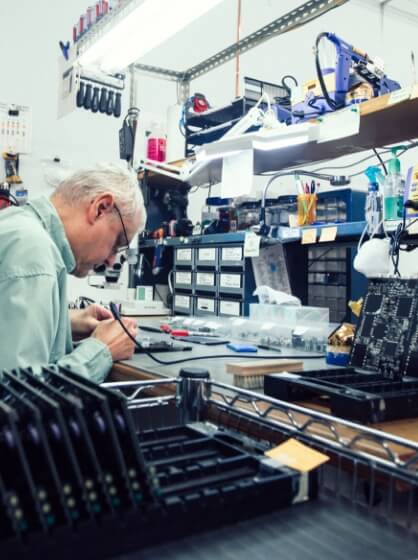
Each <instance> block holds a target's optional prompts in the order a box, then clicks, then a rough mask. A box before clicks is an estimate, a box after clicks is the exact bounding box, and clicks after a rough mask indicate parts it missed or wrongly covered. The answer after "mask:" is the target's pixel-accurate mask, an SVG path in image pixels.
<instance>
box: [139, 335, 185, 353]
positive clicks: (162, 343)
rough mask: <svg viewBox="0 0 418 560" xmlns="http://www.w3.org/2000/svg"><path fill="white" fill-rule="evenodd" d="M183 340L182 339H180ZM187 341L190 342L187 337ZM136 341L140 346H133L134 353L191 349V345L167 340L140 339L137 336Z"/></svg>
mask: <svg viewBox="0 0 418 560" xmlns="http://www.w3.org/2000/svg"><path fill="white" fill-rule="evenodd" d="M181 340H184V339H181ZM187 341H188V342H191V341H189V340H188V339H187ZM137 342H138V344H139V345H140V346H138V345H136V346H135V353H136V354H141V353H143V354H148V353H151V354H153V353H154V352H185V351H187V350H191V349H192V347H191V346H182V345H180V344H173V343H172V342H170V341H167V340H150V339H145V340H143V339H142V340H141V339H140V338H137Z"/></svg>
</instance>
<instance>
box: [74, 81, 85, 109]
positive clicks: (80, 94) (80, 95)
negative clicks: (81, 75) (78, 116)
mask: <svg viewBox="0 0 418 560" xmlns="http://www.w3.org/2000/svg"><path fill="white" fill-rule="evenodd" d="M84 89H85V88H84V82H80V88H79V90H78V91H77V99H76V103H77V107H82V106H83V102H84Z"/></svg>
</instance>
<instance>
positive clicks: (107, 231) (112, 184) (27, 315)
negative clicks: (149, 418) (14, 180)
mask: <svg viewBox="0 0 418 560" xmlns="http://www.w3.org/2000/svg"><path fill="white" fill-rule="evenodd" d="M145 218H146V213H145V209H144V204H143V200H142V196H141V193H140V191H139V188H138V184H137V181H136V177H135V176H134V174H131V173H130V172H128V171H127V170H124V169H122V168H120V167H118V166H112V165H106V166H100V167H97V168H94V169H87V170H82V171H79V172H77V173H74V174H73V175H72V176H71V177H69V178H68V179H66V180H65V181H63V182H62V183H60V184H59V186H58V188H57V189H56V191H55V192H54V193H53V194H52V196H51V198H50V199H49V200H48V199H47V198H43V197H42V198H38V199H35V200H33V201H30V202H29V203H28V204H27V205H26V206H24V207H21V208H11V209H7V210H2V211H1V212H0V371H1V370H3V369H10V368H13V367H25V366H33V367H39V366H41V365H45V364H53V363H55V364H59V365H63V366H70V367H72V368H73V369H74V371H77V372H79V373H81V374H83V375H85V376H87V377H89V378H90V379H92V380H94V381H96V382H101V381H103V379H104V378H105V376H106V375H107V374H108V372H109V370H110V368H111V366H112V362H113V361H114V360H122V359H127V358H129V357H131V356H132V354H133V352H134V343H133V342H132V340H131V339H130V338H129V337H128V336H127V335H126V333H125V332H124V331H123V329H122V327H121V326H120V325H119V323H118V322H117V321H115V320H113V319H112V316H111V314H110V312H109V311H108V310H106V309H104V308H102V307H100V306H98V305H94V306H90V307H89V308H87V309H85V310H81V311H72V312H70V313H69V311H68V303H67V293H66V291H67V288H66V286H67V274H68V273H69V274H73V275H74V276H77V277H84V276H86V275H87V274H88V272H89V271H90V270H91V269H92V268H93V267H95V266H97V265H102V264H105V265H112V264H113V262H114V261H115V258H116V255H117V254H118V252H120V251H123V250H126V248H127V246H128V244H129V242H130V240H131V239H132V237H133V236H134V235H135V233H136V232H137V231H138V230H142V229H143V227H144V224H145ZM125 326H126V327H127V328H128V330H129V332H130V333H131V334H132V335H133V336H135V335H136V325H135V323H134V321H132V320H125ZM86 337H87V338H86ZM73 338H84V340H83V341H82V342H81V343H80V344H79V345H78V346H77V347H76V348H75V349H74V348H73V343H72V340H73Z"/></svg>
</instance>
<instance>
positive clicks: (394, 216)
mask: <svg viewBox="0 0 418 560" xmlns="http://www.w3.org/2000/svg"><path fill="white" fill-rule="evenodd" d="M391 151H392V159H390V160H389V171H388V174H387V176H386V178H385V181H384V187H383V195H384V213H383V215H384V218H385V223H386V222H390V221H391V220H400V219H402V214H403V198H404V183H403V181H402V175H401V162H400V161H399V159H398V158H397V157H396V151H397V148H392V150H391ZM389 225H390V224H389Z"/></svg>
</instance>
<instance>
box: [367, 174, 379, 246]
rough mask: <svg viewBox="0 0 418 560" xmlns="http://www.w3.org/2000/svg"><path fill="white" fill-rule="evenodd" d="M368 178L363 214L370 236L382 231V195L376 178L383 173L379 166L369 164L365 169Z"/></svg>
mask: <svg viewBox="0 0 418 560" xmlns="http://www.w3.org/2000/svg"><path fill="white" fill-rule="evenodd" d="M365 174H366V176H367V178H368V180H369V187H368V193H367V197H366V206H365V210H364V213H365V216H366V222H367V233H368V235H370V236H373V235H376V234H378V233H382V232H383V209H382V195H381V193H380V192H379V183H378V179H380V180H382V179H383V175H382V172H381V171H380V169H379V167H375V166H371V167H368V168H367V169H366V171H365Z"/></svg>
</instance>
